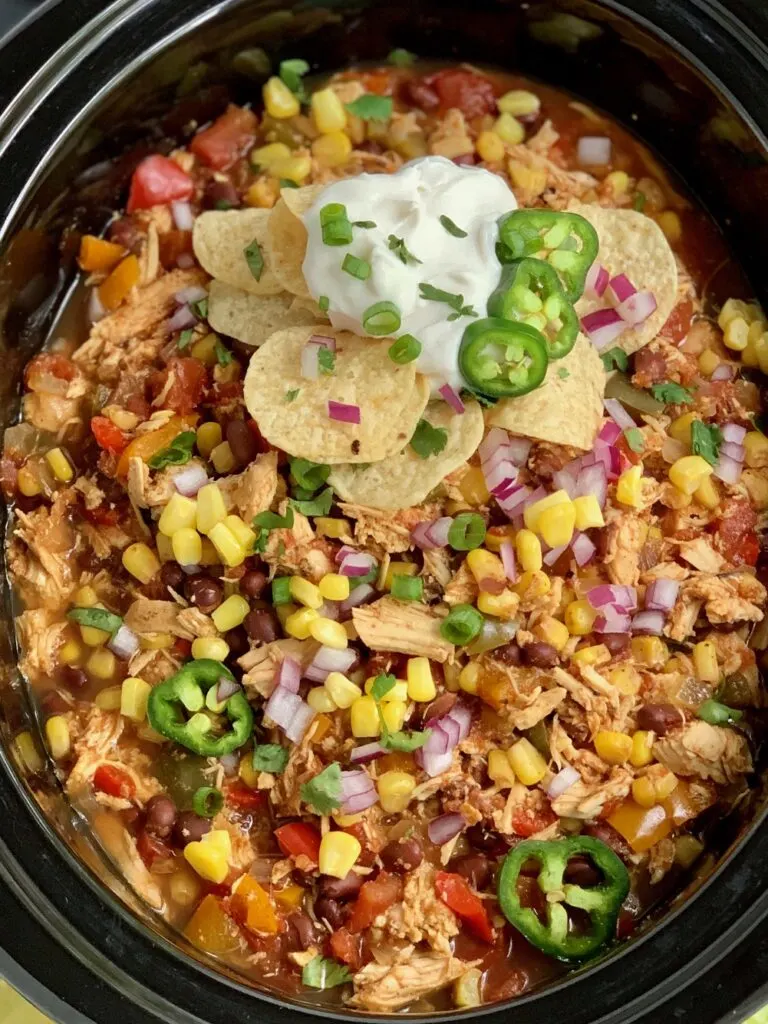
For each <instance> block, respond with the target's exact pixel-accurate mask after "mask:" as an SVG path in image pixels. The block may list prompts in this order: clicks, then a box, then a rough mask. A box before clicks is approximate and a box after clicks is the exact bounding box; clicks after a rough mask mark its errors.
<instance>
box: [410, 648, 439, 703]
mask: <svg viewBox="0 0 768 1024" xmlns="http://www.w3.org/2000/svg"><path fill="white" fill-rule="evenodd" d="M406 676H407V678H408V697H409V698H410V699H411V700H415V701H418V702H420V703H424V702H425V701H428V700H434V699H435V697H436V696H437V687H436V686H435V680H434V679H433V678H432V667H431V665H430V664H429V658H409V659H408V666H407V670H406Z"/></svg>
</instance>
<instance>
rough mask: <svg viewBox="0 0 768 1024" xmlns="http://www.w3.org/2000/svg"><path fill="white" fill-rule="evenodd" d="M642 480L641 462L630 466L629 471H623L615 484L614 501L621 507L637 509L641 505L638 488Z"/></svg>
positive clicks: (640, 494) (639, 488)
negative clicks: (619, 503)
mask: <svg viewBox="0 0 768 1024" xmlns="http://www.w3.org/2000/svg"><path fill="white" fill-rule="evenodd" d="M642 478H643V464H642V462H640V463H638V464H637V465H636V466H632V467H631V468H630V469H625V470H624V472H623V473H622V474H621V476H620V477H619V479H618V482H617V484H616V500H617V501H620V502H621V503H622V505H629V506H630V507H631V508H639V507H640V505H641V504H642V489H641V486H640V481H641V480H642Z"/></svg>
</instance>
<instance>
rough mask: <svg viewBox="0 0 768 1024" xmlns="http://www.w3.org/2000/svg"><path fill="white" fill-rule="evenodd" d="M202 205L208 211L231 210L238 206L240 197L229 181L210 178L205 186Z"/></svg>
mask: <svg viewBox="0 0 768 1024" xmlns="http://www.w3.org/2000/svg"><path fill="white" fill-rule="evenodd" d="M203 205H204V206H205V207H206V208H207V209H209V210H231V209H232V207H234V206H239V205H240V196H239V195H238V194H237V189H236V188H235V186H234V185H233V184H232V182H231V181H228V180H227V181H218V180H217V179H216V178H212V179H211V180H210V181H209V182H208V184H207V185H206V186H205V192H204V193H203Z"/></svg>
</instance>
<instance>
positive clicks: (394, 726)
mask: <svg viewBox="0 0 768 1024" xmlns="http://www.w3.org/2000/svg"><path fill="white" fill-rule="evenodd" d="M407 710H408V705H407V704H406V702H405V701H404V700H388V701H387V702H386V703H383V702H382V705H381V717H382V718H383V719H384V725H386V727H387V729H389V731H390V732H399V731H400V730H401V729H402V728H403V723H404V722H405V713H406V711H407Z"/></svg>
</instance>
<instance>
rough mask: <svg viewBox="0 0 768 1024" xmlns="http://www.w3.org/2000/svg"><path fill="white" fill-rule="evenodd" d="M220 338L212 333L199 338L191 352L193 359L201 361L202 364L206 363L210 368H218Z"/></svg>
mask: <svg viewBox="0 0 768 1024" xmlns="http://www.w3.org/2000/svg"><path fill="white" fill-rule="evenodd" d="M218 340H219V339H218V337H217V336H216V335H215V334H214V333H213V332H211V331H209V332H208V334H206V335H204V336H203V337H202V338H198V339H197V341H195V342H194V343H193V345H192V348H191V349H190V350H189V354H190V355H191V356H192V358H193V359H199V360H200V362H201V363H204V364H205V365H206V366H208V367H213V366H216V364H217V362H218V360H217V357H216V344H217V342H218Z"/></svg>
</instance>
